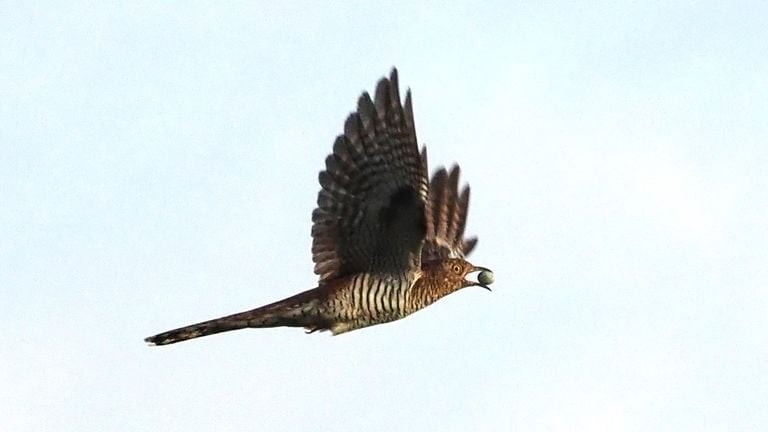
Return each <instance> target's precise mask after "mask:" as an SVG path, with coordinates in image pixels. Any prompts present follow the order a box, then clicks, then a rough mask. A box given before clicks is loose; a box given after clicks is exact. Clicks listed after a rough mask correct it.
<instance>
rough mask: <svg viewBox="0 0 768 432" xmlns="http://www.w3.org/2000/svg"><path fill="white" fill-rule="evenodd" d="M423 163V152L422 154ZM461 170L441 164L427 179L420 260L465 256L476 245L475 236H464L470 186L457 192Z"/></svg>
mask: <svg viewBox="0 0 768 432" xmlns="http://www.w3.org/2000/svg"><path fill="white" fill-rule="evenodd" d="M422 158H423V164H426V151H425V152H424V153H423V154H422ZM460 172H461V170H460V169H459V166H458V165H454V166H453V168H451V170H450V171H448V170H446V169H445V168H443V167H440V168H439V169H438V170H437V171H435V173H434V174H433V175H432V180H430V182H429V200H428V202H427V212H426V214H427V238H426V240H425V242H424V247H423V249H422V255H421V260H422V261H423V262H427V261H433V260H438V259H444V258H464V257H466V256H467V255H469V253H470V252H472V249H474V248H475V245H477V237H471V238H468V239H465V238H464V229H465V228H466V225H467V211H468V209H469V185H466V186H464V187H463V188H462V189H461V192H459V174H460Z"/></svg>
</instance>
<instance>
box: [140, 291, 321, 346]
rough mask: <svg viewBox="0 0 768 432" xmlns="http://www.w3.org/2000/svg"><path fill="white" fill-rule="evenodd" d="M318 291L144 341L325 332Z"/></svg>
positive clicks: (163, 341) (167, 341)
mask: <svg viewBox="0 0 768 432" xmlns="http://www.w3.org/2000/svg"><path fill="white" fill-rule="evenodd" d="M317 292H318V291H317V289H313V290H309V291H305V292H303V293H300V294H297V295H295V296H293V297H289V298H287V299H284V300H280V301H278V302H275V303H272V304H268V305H266V306H262V307H259V308H256V309H253V310H249V311H245V312H240V313H236V314H233V315H228V316H225V317H221V318H216V319H212V320H209V321H203V322H201V323H197V324H192V325H188V326H184V327H180V328H177V329H174V330H169V331H166V332H163V333H160V334H157V335H155V336H150V337H148V338H145V339H144V341H145V342H147V343H148V344H150V345H169V344H173V343H176V342H182V341H186V340H189V339H194V338H199V337H203V336H210V335H213V334H216V333H222V332H228V331H232V330H240V329H244V328H268V327H310V328H314V329H321V328H322V327H323V324H324V323H323V322H322V319H321V318H320V317H319V316H318V314H317V313H316V312H317V304H318V302H319V299H318V296H317Z"/></svg>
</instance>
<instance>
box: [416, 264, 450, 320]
mask: <svg viewBox="0 0 768 432" xmlns="http://www.w3.org/2000/svg"><path fill="white" fill-rule="evenodd" d="M456 289H457V287H455V286H453V284H450V283H448V281H446V280H445V279H444V278H441V277H439V275H438V274H436V273H435V272H430V271H424V272H423V273H422V275H421V277H419V278H418V279H417V280H416V282H415V283H414V284H413V288H411V293H410V296H409V297H410V299H409V300H410V301H409V306H410V312H411V313H413V312H416V311H417V310H419V309H422V308H425V307H427V306H429V305H431V304H432V303H434V302H436V301H438V300H440V299H441V298H443V297H445V296H447V295H448V294H450V293H452V292H455V291H456Z"/></svg>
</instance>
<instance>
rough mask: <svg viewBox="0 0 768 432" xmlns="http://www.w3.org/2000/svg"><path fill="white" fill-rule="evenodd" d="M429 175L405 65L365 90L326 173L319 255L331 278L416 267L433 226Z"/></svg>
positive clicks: (316, 223) (317, 216) (315, 255)
mask: <svg viewBox="0 0 768 432" xmlns="http://www.w3.org/2000/svg"><path fill="white" fill-rule="evenodd" d="M427 176H428V174H427V170H426V166H425V165H424V164H423V163H422V159H421V156H420V155H419V149H418V143H417V141H416V130H415V127H414V122H413V110H412V107H411V95H410V91H409V92H408V93H407V94H406V97H405V104H401V103H400V93H399V90H398V82H397V70H396V69H393V70H392V73H391V75H390V78H389V79H386V78H384V79H382V80H381V81H379V83H378V85H377V87H376V94H375V97H374V100H373V101H372V100H371V97H370V96H369V95H368V93H363V94H362V96H360V99H359V101H358V105H357V112H354V113H352V114H350V116H349V117H348V118H347V121H346V122H345V124H344V133H343V134H342V135H339V136H338V137H337V138H336V142H335V143H334V145H333V153H332V154H330V155H329V156H328V157H327V158H326V160H325V170H324V171H321V172H320V176H319V180H320V185H321V186H322V189H321V190H320V192H319V193H318V196H317V208H316V209H315V210H314V211H313V212H312V222H313V225H312V240H313V241H312V260H313V261H314V262H315V273H317V274H318V275H319V276H320V281H321V283H322V282H325V281H328V280H331V279H334V278H337V277H340V276H344V275H348V274H353V273H358V272H382V273H385V272H392V273H402V272H408V271H415V270H416V269H418V268H419V266H420V258H421V247H422V243H423V241H424V237H425V233H426V220H425V207H426V203H427V194H428V177H427Z"/></svg>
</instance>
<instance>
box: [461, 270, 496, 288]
mask: <svg viewBox="0 0 768 432" xmlns="http://www.w3.org/2000/svg"><path fill="white" fill-rule="evenodd" d="M474 272H480V273H478V274H477V282H475V281H470V280H465V283H466V286H479V287H483V288H485V289H487V290H488V291H491V288H490V287H489V286H488V285H490V284H492V283H493V271H491V269H488V268H485V267H478V266H474V267H472V271H470V273H474Z"/></svg>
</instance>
